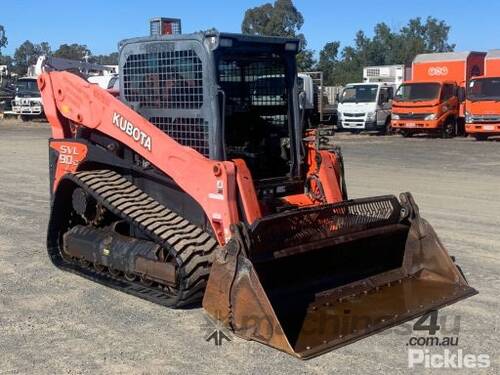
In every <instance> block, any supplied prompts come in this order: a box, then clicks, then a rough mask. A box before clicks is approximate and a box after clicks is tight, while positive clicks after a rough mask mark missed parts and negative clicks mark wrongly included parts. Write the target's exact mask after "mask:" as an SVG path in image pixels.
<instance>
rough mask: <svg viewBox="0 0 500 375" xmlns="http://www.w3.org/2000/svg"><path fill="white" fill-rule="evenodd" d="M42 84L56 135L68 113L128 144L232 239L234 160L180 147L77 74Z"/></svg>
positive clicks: (47, 78)
mask: <svg viewBox="0 0 500 375" xmlns="http://www.w3.org/2000/svg"><path fill="white" fill-rule="evenodd" d="M39 87H40V91H41V93H42V97H43V100H44V103H50V104H49V106H48V107H46V108H45V111H46V113H47V118H48V119H49V121H50V122H51V124H52V131H53V137H54V138H61V136H64V135H68V134H65V133H67V131H66V130H65V129H64V127H63V125H62V123H61V121H60V117H59V116H63V117H65V118H67V119H69V120H70V121H71V122H73V123H74V124H76V125H77V126H78V125H80V126H85V127H88V128H92V129H97V130H99V131H101V132H103V133H105V134H107V135H109V136H110V137H113V138H115V139H116V140H118V141H120V142H122V143H123V144H126V145H128V146H129V147H130V148H131V149H132V150H134V151H135V152H137V153H138V154H139V155H141V156H142V157H144V158H145V159H147V160H148V161H149V162H151V163H152V164H153V165H155V166H156V167H157V168H158V169H160V170H161V171H163V172H164V173H165V174H167V175H168V176H170V177H171V178H172V179H173V180H174V181H175V182H176V183H177V184H178V185H179V186H180V187H181V188H182V189H183V190H184V191H186V192H187V193H188V194H189V195H191V196H192V197H193V198H194V199H195V200H196V201H197V202H198V203H199V204H200V206H201V207H202V208H203V210H204V211H205V213H206V215H207V217H208V219H209V220H210V223H211V224H212V227H213V230H214V233H216V236H217V239H218V240H219V242H220V243H222V244H223V243H225V242H226V241H227V240H228V239H229V238H230V237H231V231H230V226H231V224H233V223H237V222H239V218H238V210H237V205H236V178H235V173H236V172H235V168H234V164H233V163H231V162H219V161H213V160H209V159H207V158H205V157H204V156H203V155H201V154H200V153H198V152H197V151H195V150H193V149H192V148H189V147H185V146H182V145H180V144H179V143H177V142H176V141H174V140H173V139H172V138H170V137H169V136H168V135H166V134H165V133H164V132H162V131H161V130H160V129H158V128H157V127H155V126H154V125H153V124H151V123H150V122H149V121H147V120H146V119H144V118H143V117H142V116H141V115H139V114H138V113H137V112H135V111H133V110H132V109H130V108H129V107H127V106H126V105H125V104H123V103H122V102H120V101H119V100H118V99H116V98H115V97H113V95H111V94H110V93H108V92H107V91H105V90H103V89H101V88H99V87H98V86H97V85H93V84H90V83H88V82H86V81H84V80H83V79H81V78H80V77H77V76H76V75H74V74H71V73H68V72H51V73H44V74H42V75H41V76H40V77H39ZM52 103H54V104H53V105H52ZM193 176H196V182H194V181H193Z"/></svg>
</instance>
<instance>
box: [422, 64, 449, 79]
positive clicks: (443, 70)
mask: <svg viewBox="0 0 500 375" xmlns="http://www.w3.org/2000/svg"><path fill="white" fill-rule="evenodd" d="M427 72H428V73H429V75H430V76H431V77H434V76H447V75H448V68H447V67H446V66H431V67H430V68H429V70H428V71H427Z"/></svg>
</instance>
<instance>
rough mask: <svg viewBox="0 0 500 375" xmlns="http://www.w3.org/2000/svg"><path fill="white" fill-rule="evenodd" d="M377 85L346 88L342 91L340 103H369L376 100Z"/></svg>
mask: <svg viewBox="0 0 500 375" xmlns="http://www.w3.org/2000/svg"><path fill="white" fill-rule="evenodd" d="M377 91H378V86H377V85H359V86H347V87H346V88H345V89H344V91H342V98H341V102H342V103H370V102H374V101H375V100H376V98H377Z"/></svg>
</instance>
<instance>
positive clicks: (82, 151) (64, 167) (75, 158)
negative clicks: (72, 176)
mask: <svg viewBox="0 0 500 375" xmlns="http://www.w3.org/2000/svg"><path fill="white" fill-rule="evenodd" d="M50 147H52V148H53V149H54V150H56V151H57V152H58V157H57V166H56V174H55V178H54V186H53V191H56V189H57V186H58V185H59V181H60V180H61V177H63V176H64V175H65V174H66V173H75V172H76V171H77V170H78V166H79V165H80V163H81V162H82V161H83V160H84V159H85V157H86V156H87V146H85V145H82V144H81V143H77V142H71V141H53V142H50Z"/></svg>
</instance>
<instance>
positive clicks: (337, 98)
mask: <svg viewBox="0 0 500 375" xmlns="http://www.w3.org/2000/svg"><path fill="white" fill-rule="evenodd" d="M339 101H340V95H339V94H338V93H337V94H335V102H336V103H338V102H339Z"/></svg>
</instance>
